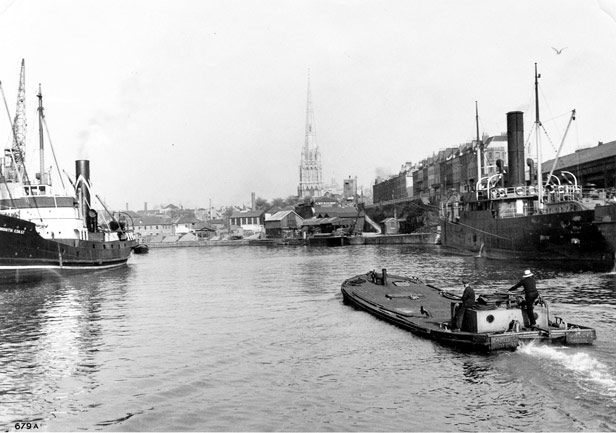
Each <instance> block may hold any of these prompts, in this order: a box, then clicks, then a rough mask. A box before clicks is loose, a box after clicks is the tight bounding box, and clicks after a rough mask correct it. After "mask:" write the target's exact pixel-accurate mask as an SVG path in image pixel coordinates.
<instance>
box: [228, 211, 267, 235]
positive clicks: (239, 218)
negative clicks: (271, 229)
mask: <svg viewBox="0 0 616 433" xmlns="http://www.w3.org/2000/svg"><path fill="white" fill-rule="evenodd" d="M229 224H230V226H231V228H233V227H239V228H241V229H243V230H247V231H250V232H252V233H260V232H262V231H263V226H264V224H265V211H263V210H246V211H233V213H232V214H231V216H230V217H229Z"/></svg>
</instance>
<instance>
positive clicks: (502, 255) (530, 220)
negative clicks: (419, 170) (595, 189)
mask: <svg viewBox="0 0 616 433" xmlns="http://www.w3.org/2000/svg"><path fill="white" fill-rule="evenodd" d="M593 220H594V211H592V210H579V211H572V212H559V213H552V214H537V215H533V216H523V217H516V218H494V217H493V216H492V213H491V212H490V211H488V210H486V211H473V212H461V215H460V219H459V220H458V221H445V222H443V224H442V226H441V242H442V245H443V246H445V247H448V248H452V249H455V250H457V251H460V252H466V253H468V254H474V255H477V256H481V257H487V258H493V259H520V260H537V261H548V262H553V263H557V264H563V266H566V267H567V268H571V267H572V266H573V267H575V268H578V269H588V270H595V271H609V270H611V269H612V268H613V266H614V249H613V248H612V247H611V246H610V245H609V243H608V242H606V240H605V238H604V236H603V235H602V234H601V232H600V231H599V228H598V227H597V225H596V224H595V223H594V222H593Z"/></svg>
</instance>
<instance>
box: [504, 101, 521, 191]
mask: <svg viewBox="0 0 616 433" xmlns="http://www.w3.org/2000/svg"><path fill="white" fill-rule="evenodd" d="M507 158H508V159H509V176H508V180H509V181H508V186H517V185H525V180H524V113H522V112H521V111H511V112H509V113H507Z"/></svg>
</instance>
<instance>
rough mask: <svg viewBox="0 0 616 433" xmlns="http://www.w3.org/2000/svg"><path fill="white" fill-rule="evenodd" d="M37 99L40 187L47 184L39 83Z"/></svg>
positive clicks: (41, 95)
mask: <svg viewBox="0 0 616 433" xmlns="http://www.w3.org/2000/svg"><path fill="white" fill-rule="evenodd" d="M36 97H37V98H38V101H39V102H38V109H37V111H38V118H39V149H40V166H39V167H40V172H39V176H40V177H39V183H40V184H41V185H44V184H47V179H46V178H47V176H46V175H45V152H44V148H45V147H44V142H43V119H44V118H45V115H44V114H43V92H42V91H41V84H40V83H39V91H38V94H37V95H36Z"/></svg>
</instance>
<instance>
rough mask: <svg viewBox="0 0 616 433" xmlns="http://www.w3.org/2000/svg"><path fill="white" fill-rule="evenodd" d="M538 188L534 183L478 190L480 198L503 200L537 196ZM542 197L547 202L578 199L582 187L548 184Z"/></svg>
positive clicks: (580, 196)
mask: <svg viewBox="0 0 616 433" xmlns="http://www.w3.org/2000/svg"><path fill="white" fill-rule="evenodd" d="M538 190H539V188H538V187H537V186H536V185H520V186H516V187H506V188H505V187H494V188H488V189H483V190H479V191H478V192H477V193H478V197H479V199H480V200H482V199H483V200H488V199H490V200H505V199H512V198H531V197H535V198H536V197H537V196H538ZM543 196H544V199H545V200H546V201H548V202H561V201H572V200H580V199H581V198H582V196H583V194H582V189H581V188H580V187H579V186H576V185H548V186H547V187H546V188H544V191H543Z"/></svg>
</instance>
